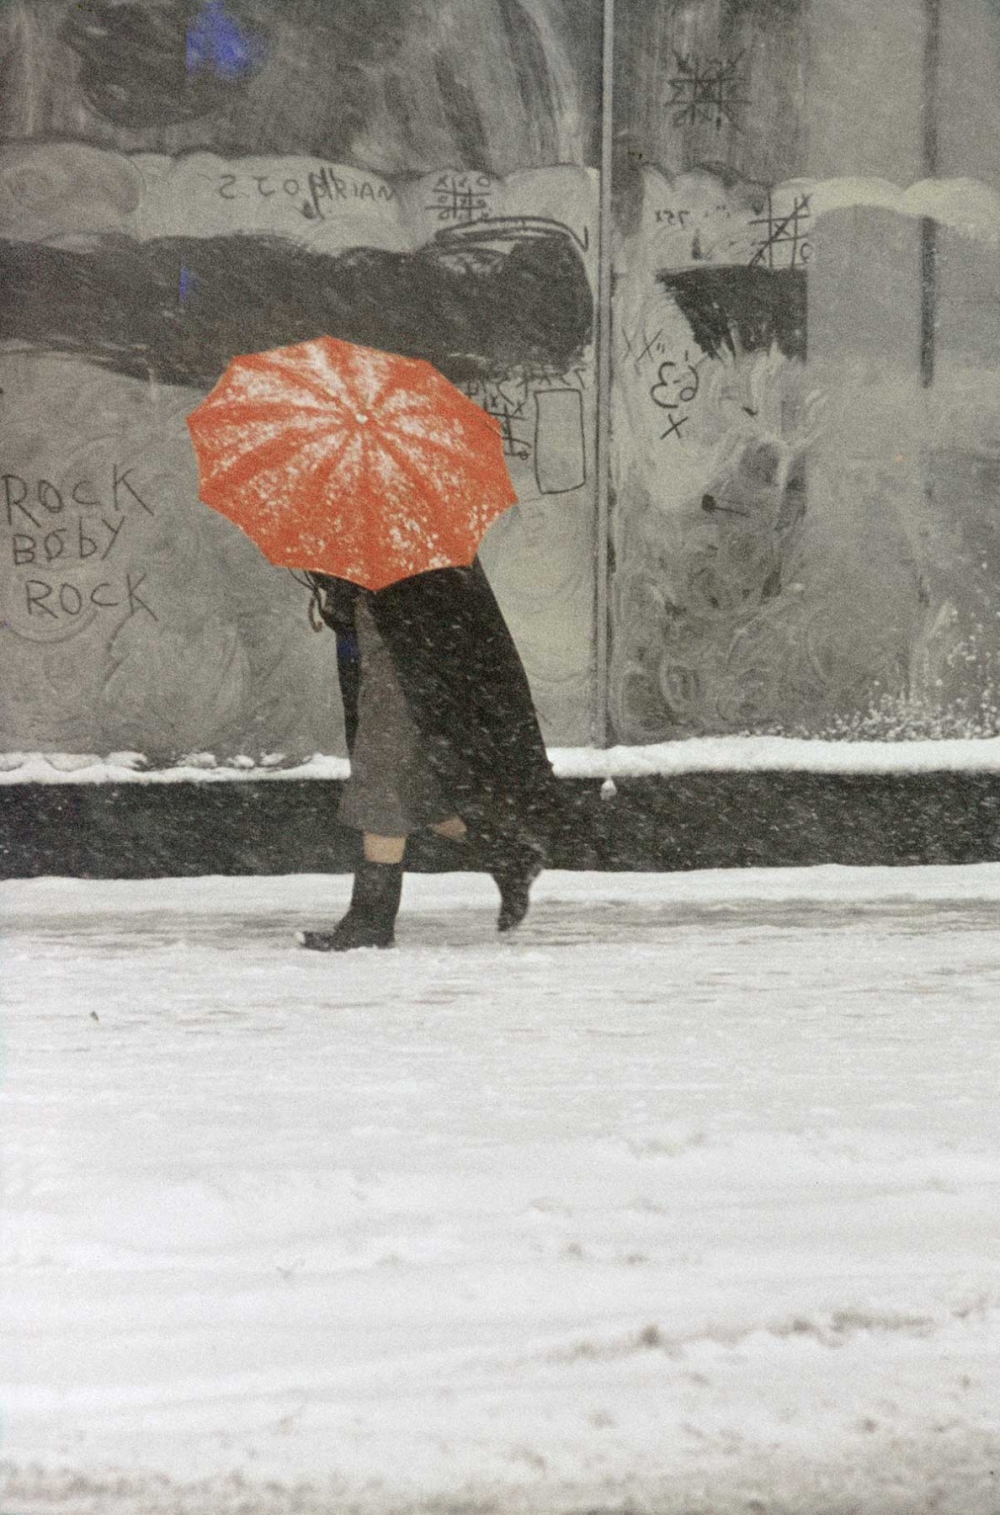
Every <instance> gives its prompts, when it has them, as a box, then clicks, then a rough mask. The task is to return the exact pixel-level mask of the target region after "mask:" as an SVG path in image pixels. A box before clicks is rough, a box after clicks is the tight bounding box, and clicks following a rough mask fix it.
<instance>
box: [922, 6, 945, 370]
mask: <svg viewBox="0 0 1000 1515" xmlns="http://www.w3.org/2000/svg"><path fill="white" fill-rule="evenodd" d="M924 17H925V31H924V78H923V106H922V113H923V122H922V126H923V143H922V168H923V175H924V178H925V179H933V178H936V176H937V173H938V169H939V154H938V76H939V73H940V63H941V0H924ZM936 319H937V222H936V221H934V220H933V219H932V218H931V217H930V216H925V217H924V219H923V220H922V221H921V223H920V382H921V383H922V384H923V386H924V388H925V389H929V388H930V386H931V385H932V384H933V382H934V348H935V340H934V326H935V322H936Z"/></svg>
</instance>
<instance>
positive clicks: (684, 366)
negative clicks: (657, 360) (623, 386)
mask: <svg viewBox="0 0 1000 1515" xmlns="http://www.w3.org/2000/svg"><path fill="white" fill-rule="evenodd" d="M698 387H699V379H698V370H697V369H696V368H695V367H694V366H693V364H692V363H691V362H690V360H689V358H688V355H687V353H686V352H685V354H684V362H683V363H675V362H674V361H673V359H672V358H668V359H667V360H666V362H664V363H661V364H660V366H659V368H658V369H657V371H656V383H655V384H654V385H653V387H652V389H651V390H650V391H649V397H650V399H651V400H652V401H653V404H654V405H658V406H659V407H660V409H661V410H677V409H679V408H680V406H681V405H689V404H690V403H691V401H692V400H693V399H694V397H695V395H696V394H697V393H698Z"/></svg>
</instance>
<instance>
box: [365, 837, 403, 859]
mask: <svg viewBox="0 0 1000 1515" xmlns="http://www.w3.org/2000/svg"><path fill="white" fill-rule="evenodd" d="M405 851H406V837H405V836H376V834H375V833H374V832H373V831H366V832H365V861H366V862H369V863H401V862H402V861H403V853H404V852H405Z"/></svg>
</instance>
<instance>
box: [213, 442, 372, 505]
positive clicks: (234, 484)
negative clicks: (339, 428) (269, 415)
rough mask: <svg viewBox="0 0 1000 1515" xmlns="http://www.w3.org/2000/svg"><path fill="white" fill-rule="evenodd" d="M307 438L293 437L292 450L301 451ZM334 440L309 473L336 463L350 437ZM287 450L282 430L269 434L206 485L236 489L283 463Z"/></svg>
mask: <svg viewBox="0 0 1000 1515" xmlns="http://www.w3.org/2000/svg"><path fill="white" fill-rule="evenodd" d="M307 440H308V439H307V438H304V437H300V438H296V441H297V442H298V443H299V445H298V447H297V448H296V449H295V450H296V452H301V450H302V447H303V446H304V445H305V443H306V442H307ZM337 440H338V442H339V446H337V447H336V449H335V450H334V451H333V452H332V453H326V452H324V453H323V454H322V456H321V457H320V458H318V459H317V460H316V462H315V464H313V466H312V468H310V470H309V472H310V473H315V472H317V471H318V470H319V469H320V468H322V467H329V466H330V465H331V464H336V462H337V460H338V458H339V457H340V454H341V453H342V452H343V451H344V448H345V447H346V446H347V444H348V442H349V441H350V437H349V436H341V437H339V438H338V439H337ZM287 452H288V437H287V436H286V435H285V434H283V433H282V434H279V435H278V436H277V437H272V438H271V440H270V441H268V442H266V443H263V444H262V445H261V446H259V447H254V448H252V449H251V450H250V451H249V452H246V453H244V454H243V456H242V457H240V458H238V459H237V461H236V462H235V463H234V464H233V467H232V468H231V469H229V470H228V471H227V472H226V473H224V474H223V475H222V477H221V478H219V479H217V480H216V479H213V480H210V481H209V485H210V487H211V488H213V489H217V490H219V491H220V493H222V494H223V495H231V494H233V493H234V492H235V491H236V490H239V489H242V488H243V486H244V485H245V484H248V483H249V482H250V481H251V479H253V478H254V477H255V476H256V475H257V474H261V473H264V472H266V471H267V470H268V469H269V468H273V467H274V466H275V464H280V463H282V462H286V463H287V461H288V459H287V457H286V454H287Z"/></svg>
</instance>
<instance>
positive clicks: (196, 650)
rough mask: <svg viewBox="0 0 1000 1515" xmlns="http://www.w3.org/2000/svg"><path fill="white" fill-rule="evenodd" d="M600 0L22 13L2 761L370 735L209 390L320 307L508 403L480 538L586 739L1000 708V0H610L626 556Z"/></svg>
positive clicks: (497, 407) (870, 728)
mask: <svg viewBox="0 0 1000 1515" xmlns="http://www.w3.org/2000/svg"><path fill="white" fill-rule="evenodd" d="M602 9H603V6H602V4H601V0H340V3H330V0H322V3H321V0H283V3H281V4H280V5H279V4H277V3H275V0H224V3H223V0H137V3H129V0H114V3H97V0H95V3H92V4H90V5H88V6H87V7H79V6H77V5H75V4H73V3H71V0H9V3H8V4H7V5H6V6H5V7H4V8H3V10H2V11H0V70H2V76H0V133H2V145H0V237H2V239H3V240H2V243H0V258H2V263H3V267H2V270H0V272H2V274H3V278H4V284H3V288H4V294H3V295H2V297H0V340H2V345H0V370H2V372H0V386H2V390H3V393H2V395H0V405H2V407H3V410H2V417H3V436H2V449H3V451H2V469H0V471H2V472H3V474H4V475H5V481H4V484H3V491H4V493H3V499H2V500H0V596H2V618H3V622H4V625H3V629H2V636H3V658H2V660H0V701H2V707H0V710H2V714H0V722H2V737H3V744H4V746H5V747H6V748H7V749H8V750H16V749H32V750H39V749H40V750H46V749H48V750H62V751H70V752H72V751H97V752H109V751H113V750H116V749H122V748H129V749H140V750H142V751H144V752H146V753H147V754H149V755H151V756H153V757H156V758H163V759H169V758H170V757H176V756H178V755H180V754H183V753H187V752H191V751H196V750H203V749H210V750H212V751H215V752H216V753H217V754H219V755H225V754H235V753H241V752H243V753H248V754H250V755H251V756H254V757H257V756H259V755H261V754H263V753H266V752H275V751H280V752H283V753H285V754H286V755H289V756H303V755H306V754H308V753H310V752H312V751H315V750H323V751H328V752H329V751H338V750H341V749H342V732H341V727H340V712H339V703H338V699H337V692H336V686H335V680H334V675H333V672H332V667H331V656H330V645H329V639H328V638H326V637H316V636H313V634H312V633H311V632H310V630H309V629H308V625H307V622H306V618H305V604H306V594H305V591H304V590H303V589H302V588H301V586H300V585H298V584H297V583H296V582H295V581H294V580H293V579H292V578H291V577H290V576H289V575H288V574H287V573H286V572H284V571H280V570H278V569H274V568H271V567H269V566H268V565H267V564H266V563H265V562H264V561H263V560H262V559H261V558H260V556H259V554H257V553H256V551H255V550H254V549H253V548H252V547H251V546H250V545H249V543H248V542H247V541H246V540H245V539H244V538H243V537H242V536H241V534H240V533H239V532H237V531H236V530H235V529H234V528H232V527H230V526H229V525H228V524H227V523H226V522H224V521H222V520H221V519H220V518H219V517H217V516H215V515H214V514H213V513H212V512H210V511H208V510H206V509H205V507H203V506H202V505H200V504H199V502H198V500H197V492H196V480H195V476H194V470H193V461H192V457H191V453H190V447H189V443H188V440H187V433H186V428H185V426H184V416H185V414H186V413H187V411H188V410H190V409H191V408H192V407H193V406H194V405H195V404H196V403H197V402H198V400H199V399H200V398H201V396H202V395H203V394H204V393H206V392H207V390H208V389H209V388H210V387H211V386H212V384H213V383H214V382H215V380H216V378H217V377H218V376H219V374H220V373H221V371H222V369H223V368H224V366H225V363H226V362H227V361H228V359H229V357H230V356H232V355H233V354H234V353H236V352H240V351H247V350H254V349H259V348H264V347H268V346H274V345H277V344H278V343H280V342H284V341H292V340H299V339H301V338H303V337H307V336H311V335H314V334H316V333H318V332H319V331H330V332H331V333H332V334H334V335H338V336H343V337H346V338H348V339H353V340H358V341H363V342H370V343H372V344H373V345H377V346H384V347H387V348H390V349H394V350H399V351H404V352H411V353H414V354H418V355H421V356H425V357H429V358H430V359H431V361H434V362H436V363H437V364H438V365H439V366H440V367H442V368H443V369H444V371H445V372H447V373H448V374H449V375H450V376H451V377H452V378H453V379H454V380H455V381H456V382H457V383H460V384H461V385H463V386H464V387H465V388H466V389H467V391H468V392H469V393H470V394H472V395H473V396H474V397H475V398H476V399H477V400H478V401H480V403H483V404H484V405H486V406H487V407H488V408H489V409H491V410H493V411H495V412H496V413H497V414H499V415H500V416H501V417H502V418H503V420H504V424H505V427H506V432H507V450H508V454H509V457H508V461H509V464H510V467H511V471H512V474H513V477H514V480H515V483H516V485H517V487H518V492H519V497H520V504H519V505H518V506H517V507H515V509H514V510H513V511H511V512H510V513H509V515H508V516H507V517H505V518H504V519H503V520H502V521H501V522H500V523H498V525H497V526H496V527H495V528H494V530H493V532H492V533H491V534H490V536H489V538H488V539H487V542H486V544H485V546H484V550H483V557H484V561H485V563H486V565H487V569H488V571H489V573H490V575H491V578H492V579H493V582H494V585H495V587H496V589H497V591H498V594H499V596H500V598H501V601H502V603H503V606H504V609H505V612H506V614H507V616H508V619H509V621H510V624H511V626H512V629H513V631H514V634H515V637H516V639H517V641H518V644H519V646H520V648H521V650H522V653H523V656H524V659H525V663H526V666H527V668H528V672H529V676H530V678H531V682H532V687H533V690H534V693H535V697H536V700H537V703H538V706H539V711H540V714H541V717H542V722H543V727H544V729H545V734H546V736H547V738H548V740H549V741H550V742H551V743H556V744H578V743H581V744H582V743H586V742H588V741H589V740H590V739H591V736H592V732H593V730H594V723H595V715H596V712H595V710H594V698H595V694H594V691H595V669H594V659H595V646H596V637H595V633H594V619H593V616H594V610H593V607H594V603H595V595H597V594H599V593H601V592H603V591H605V590H606V592H607V597H608V602H609V614H610V630H611V639H610V643H611V667H610V691H611V694H610V706H611V708H610V725H611V735H612V737H613V739H616V740H621V741H625V742H640V741H654V740H661V739H665V738H671V737H678V736H685V735H693V734H700V733H710V732H742V731H779V732H785V733H791V734H813V735H826V736H844V735H872V736H883V737H890V738H892V737H901V736H913V735H920V734H927V735H940V736H943V735H961V734H982V733H985V732H988V731H989V732H991V731H993V730H995V729H1000V728H998V724H997V723H998V719H1000V718H998V715H997V711H996V708H995V704H996V702H995V697H994V688H995V665H996V660H997V654H998V651H1000V644H998V635H1000V633H998V631H997V624H998V608H1000V607H998V605H997V594H996V585H997V582H998V576H1000V543H998V540H997V531H996V526H995V521H996V519H997V509H996V506H997V491H998V487H1000V423H998V421H997V416H998V414H1000V408H998V403H997V402H998V400H1000V382H998V363H997V352H998V340H1000V316H998V311H1000V252H998V247H1000V195H998V190H1000V185H998V183H997V180H998V174H1000V157H998V147H1000V141H998V134H1000V127H998V124H997V121H996V119H995V109H994V102H995V99H996V96H997V88H998V83H1000V80H998V62H1000V18H998V12H997V8H996V6H995V5H994V4H993V3H992V0H894V3H893V4H892V5H885V6H881V7H878V8H873V7H872V6H871V5H870V4H869V3H868V0H822V3H813V4H807V3H806V0H669V3H664V0H627V3H625V0H619V3H618V5H617V8H616V10H617V27H616V50H615V85H616V88H615V97H614V98H615V108H614V121H613V123H612V125H613V138H614V159H613V192H614V218H615V233H614V245H613V247H612V248H610V249H607V250H606V251H607V255H608V256H609V257H612V258H613V264H614V274H615V292H614V310H613V322H612V326H611V330H610V332H609V333H607V337H608V340H609V341H610V342H611V345H612V365H613V366H612V395H611V404H612V423H613V430H612V448H611V491H612V500H611V505H612V509H611V535H612V543H611V545H612V549H613V551H612V568H611V573H610V578H609V582H608V584H607V585H606V586H598V585H596V584H595V577H594V576H595V562H596V558H595V551H594V548H595V511H596V497H597V496H596V480H595V464H594V460H595V421H596V396H595V384H596V364H595V354H596V339H597V337H598V335H599V334H598V332H597V331H596V324H595V312H594V294H595V292H596V289H597V282H598V281H597V274H598V264H597V258H598V247H597V240H598V239H597V226H598V200H599V186H600V161H599V141H600V124H601V123H600V118H601V101H602V89H601V79H600V57H601V38H602Z"/></svg>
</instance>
